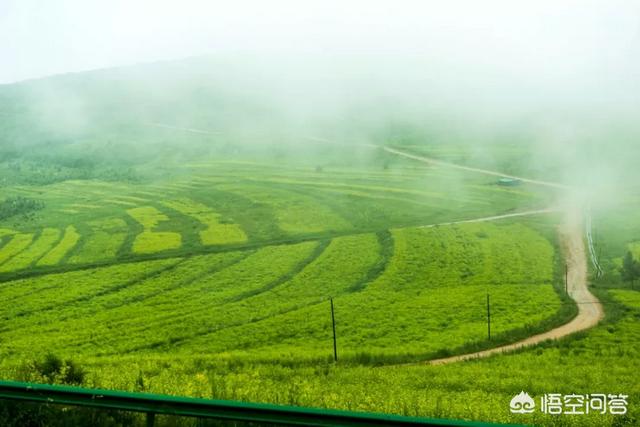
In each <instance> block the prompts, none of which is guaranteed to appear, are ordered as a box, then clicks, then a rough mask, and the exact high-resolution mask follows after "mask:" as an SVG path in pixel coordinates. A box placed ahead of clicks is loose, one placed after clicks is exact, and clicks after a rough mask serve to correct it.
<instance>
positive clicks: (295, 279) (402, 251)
mask: <svg viewBox="0 0 640 427" xmlns="http://www.w3.org/2000/svg"><path fill="white" fill-rule="evenodd" d="M142 170H143V172H144V169H142ZM146 173H147V175H145V178H144V179H141V180H140V181H138V182H127V181H116V182H110V181H103V180H99V179H91V180H74V179H72V180H62V181H56V182H54V183H49V184H37V185H29V186H24V185H14V186H9V187H6V191H5V193H3V194H4V196H3V197H6V198H7V199H8V198H11V197H25V198H37V199H38V200H41V201H42V204H43V205H42V207H41V208H40V209H39V210H36V211H35V212H34V213H33V214H32V215H31V216H30V217H29V218H23V217H19V216H14V217H10V218H8V219H6V220H3V221H1V222H0V300H2V301H3V302H4V304H3V305H2V306H1V307H0V316H1V317H2V319H3V322H2V326H1V327H0V342H1V343H2V344H1V345H0V354H1V356H2V359H1V361H0V375H2V377H4V378H10V379H18V380H29V381H49V380H50V379H48V378H45V377H43V376H42V373H41V372H38V370H37V369H36V368H35V367H37V366H38V365H37V363H38V360H41V359H42V357H43V355H47V354H54V355H56V357H60V358H62V359H64V360H73V361H74V363H77V364H78V365H79V366H82V367H83V369H85V374H84V375H85V376H84V378H83V384H84V385H87V386H91V387H94V386H95V387H106V388H118V389H125V390H136V391H152V392H161V393H170V394H180V395H191V396H201V397H215V398H224V399H242V400H250V401H261V402H274V403H284V404H295V405H308V406H321V407H332V408H344V409H352V410H367V411H386V412H394V413H401V414H406V415H426V416H442V417H456V418H458V417H463V418H469V419H493V420H499V421H512V422H521V421H523V420H522V419H519V418H514V417H513V416H512V415H508V414H506V413H504V410H505V408H506V409H508V401H509V397H508V396H510V395H511V394H513V393H517V392H519V391H520V390H519V389H518V388H522V387H524V386H527V387H529V388H528V389H529V390H531V391H532V392H533V393H538V394H539V393H543V392H554V391H556V390H555V389H553V390H551V389H548V388H545V387H546V386H548V385H549V384H555V383H553V382H551V380H550V375H552V374H551V373H550V372H545V373H544V374H543V375H541V376H540V377H539V378H537V379H536V378H534V376H533V373H530V372H529V371H527V370H532V369H533V368H532V367H531V366H530V365H540V366H547V370H549V371H551V365H553V364H557V365H554V366H564V365H567V363H568V361H569V360H573V359H571V358H572V357H573V356H577V355H584V356H585V357H588V358H589V359H588V360H585V361H582V360H581V361H580V363H578V364H575V363H573V361H572V362H571V363H572V365H571V366H570V367H566V369H563V370H562V372H561V373H559V374H558V375H563V376H566V377H567V378H568V379H567V380H566V381H565V382H564V384H565V385H564V386H563V388H562V391H567V392H568V391H569V390H570V389H571V387H580V386H581V385H583V384H581V383H579V382H578V381H577V380H575V379H569V378H570V375H571V373H572V372H575V371H576V370H577V369H581V368H584V367H585V366H587V365H588V364H589V363H593V358H596V355H598V357H599V356H600V355H602V356H603V358H604V359H603V361H598V362H597V363H605V362H604V361H606V360H608V359H607V358H609V363H610V362H611V360H610V359H612V358H614V357H615V354H614V353H612V350H611V349H610V348H609V347H610V344H609V341H607V340H611V339H614V336H613V335H612V333H610V332H609V330H610V329H611V328H613V329H614V330H615V331H619V333H618V334H617V335H615V339H619V340H624V342H631V340H632V337H634V336H635V335H634V334H637V331H636V330H635V326H634V323H633V319H634V316H635V314H634V313H635V312H636V311H637V309H638V304H637V301H636V299H634V298H635V297H634V295H635V294H632V293H630V292H627V291H621V290H612V289H610V287H607V289H602V290H601V292H602V293H603V295H605V297H606V298H609V300H607V301H609V302H608V304H609V305H608V306H607V307H608V309H609V308H610V309H611V310H613V312H617V313H618V314H619V315H618V317H617V318H614V319H612V320H611V321H610V322H611V323H610V325H609V326H604V325H603V326H600V327H598V328H597V329H594V330H592V331H590V332H588V333H585V334H583V335H582V336H580V337H578V338H576V339H572V340H568V341H562V342H560V343H557V344H545V345H543V346H541V347H540V346H539V347H536V348H533V349H530V350H524V351H521V352H520V353H519V354H517V355H510V356H497V357H494V358H490V359H488V360H484V361H477V362H465V363H464V364H462V365H459V366H460V367H458V368H454V367H449V366H441V367H435V366H425V365H424V364H425V363H426V361H428V360H430V359H436V358H441V357H446V356H449V355H456V354H464V353H469V352H473V351H477V350H482V349H487V348H491V347H495V346H497V345H500V344H505V343H511V342H514V341H517V340H520V339H524V338H526V337H529V336H531V335H534V334H536V333H539V332H543V331H547V330H549V329H551V328H553V327H555V326H558V325H561V324H563V323H566V322H567V321H569V320H570V319H571V318H572V317H573V316H574V315H575V311H576V306H575V305H574V304H573V303H572V301H571V300H570V299H569V298H568V297H567V296H566V295H565V293H564V290H563V274H564V267H563V252H562V250H561V242H560V240H559V237H558V232H557V227H558V224H559V223H560V222H561V220H562V218H561V215H560V213H558V212H556V211H555V210H553V209H551V210H549V211H544V212H538V211H539V210H542V209H546V208H549V207H551V208H553V207H554V205H553V201H554V194H553V192H552V191H551V190H547V189H545V188H542V187H539V186H535V185H533V184H526V183H522V184H521V185H518V186H515V187H505V186H500V185H498V184H497V182H496V181H497V180H496V178H495V177H491V176H483V175H479V174H475V173H471V172H466V171H462V170H453V169H450V168H447V167H445V166H434V165H419V164H415V163H413V162H411V161H408V160H403V159H398V158H392V159H390V163H389V165H388V166H385V167H380V166H378V165H371V164H364V165H363V164H357V165H343V164H340V163H336V164H335V165H331V164H330V165H324V166H323V167H322V168H319V167H317V165H316V164H315V163H309V162H284V163H282V164H274V163H268V162H264V161H254V160H243V159H231V160H219V159H215V160H213V159H210V160H206V159H200V160H198V161H197V162H187V163H184V164H182V165H181V167H180V168H175V169H171V177H170V179H167V178H165V177H162V176H160V177H158V176H154V175H153V174H152V173H151V172H149V171H147V172H146ZM454 190H455V191H454ZM529 211H532V212H533V213H527V212H529ZM519 213H524V215H523V216H515V217H513V216H509V215H511V214H519ZM497 215H507V216H506V217H505V218H502V219H500V218H493V217H494V216H497ZM627 240H628V239H627ZM637 240H638V241H640V237H639V238H638V239H637ZM633 241H634V240H633V239H631V240H630V241H625V242H624V243H623V245H631V246H630V247H633ZM609 244H611V245H613V244H614V243H613V242H609ZM614 255H615V256H617V257H619V256H621V255H619V254H614ZM612 263H613V261H612ZM612 263H611V265H613V264H612ZM610 272H614V269H613V267H611V268H610ZM611 274H613V273H611ZM330 299H331V300H332V301H333V304H334V307H335V321H336V330H337V348H338V355H339V361H338V363H334V362H333V358H334V354H333V341H332V318H331V310H330V302H329V301H330ZM489 301H490V312H491V314H490V317H491V324H490V334H491V336H490V337H489V335H488V326H489V325H488V319H487V311H488V306H487V305H488V302H489ZM603 331H604V332H603ZM636 350H638V349H635V348H631V349H628V350H625V352H628V353H625V355H628V356H630V357H631V356H633V355H635V353H634V352H636V353H637V351H636ZM558 359H560V361H561V362H562V363H561V364H560V362H558ZM585 369H586V368H585ZM627 370H628V367H627V365H625V366H624V367H621V368H620V369H619V372H618V371H617V372H616V373H615V375H614V376H613V377H612V378H624V375H625V374H628V372H627ZM516 371H521V372H529V373H526V374H524V375H525V377H526V378H527V379H526V380H525V382H524V383H523V382H518V381H517V380H516V377H515V375H516V374H515V373H514V372H516ZM492 375H495V376H497V377H499V378H501V379H500V380H499V381H494V382H491V380H490V376H492ZM469 378H474V380H473V384H475V385H474V386H473V387H472V386H471V385H469ZM356 379H358V380H356ZM53 381H56V379H53ZM490 384H493V385H494V386H495V387H494V388H493V389H490ZM598 384H599V385H601V386H602V387H604V388H606V390H607V391H609V390H611V392H613V391H617V390H618V389H617V388H615V387H613V385H614V382H613V379H602V381H601V382H599V383H598ZM620 384H622V385H621V387H622V386H624V387H623V388H624V390H623V391H625V392H627V391H628V392H629V393H636V392H637V388H636V386H634V385H631V384H629V383H628V381H627V380H624V381H622V382H621V383H620ZM365 389H366V391H367V396H368V397H367V399H364V400H363V399H355V398H354V396H356V395H362V394H363V393H364V390H365ZM516 389H518V390H516ZM571 390H573V389H571ZM478 396H483V397H486V401H483V403H482V404H480V405H479V406H478V407H474V408H469V407H468V406H465V405H464V399H472V398H473V399H475V398H476V397H478ZM444 400H447V401H449V402H450V403H451V404H446V405H445V404H444V403H443V401H444ZM505 402H506V403H505ZM501 405H502V406H501ZM498 408H499V409H498ZM495 411H498V412H495ZM499 411H502V412H499ZM541 420H544V419H541ZM594 420H595V421H594V423H595V424H594V425H597V422H600V421H603V420H604V421H606V422H612V420H611V419H609V418H597V419H596V418H594ZM535 421H539V420H538V419H535Z"/></svg>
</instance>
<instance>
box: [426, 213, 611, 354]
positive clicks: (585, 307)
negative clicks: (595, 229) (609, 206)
mask: <svg viewBox="0 0 640 427" xmlns="http://www.w3.org/2000/svg"><path fill="white" fill-rule="evenodd" d="M581 223H582V221H581V213H580V211H579V210H573V211H570V212H568V213H567V217H566V219H565V221H564V223H563V224H562V225H561V227H560V235H561V239H562V244H563V251H564V253H565V258H566V262H567V265H568V267H569V275H568V288H569V295H570V296H571V298H572V299H573V300H574V301H575V302H576V303H577V304H578V315H577V316H576V317H575V318H573V320H571V321H570V322H569V323H565V324H564V325H562V326H559V327H557V328H555V329H552V330H550V331H547V332H544V333H541V334H538V335H533V336H530V337H529V338H526V339H524V340H522V341H518V342H516V343H513V344H507V345H503V346H500V347H495V348H492V349H489V350H484V351H479V352H476V353H469V354H463V355H460V356H452V357H447V358H444V359H436V360H431V361H428V362H426V363H428V364H431V365H444V364H447V363H453V362H461V361H464V360H470V359H478V358H482V357H487V356H491V355H493V354H499V353H505V352H509V351H513V350H517V349H519V348H523V347H527V346H531V345H534V344H538V343H541V342H543V341H546V340H553V339H559V338H562V337H565V336H567V335H571V334H573V333H576V332H579V331H582V330H585V329H589V328H591V327H593V326H595V325H597V324H598V322H599V321H600V320H601V319H602V317H603V316H604V311H603V309H602V305H601V304H600V302H599V301H598V299H597V298H596V297H595V296H593V294H592V293H591V292H589V289H588V287H587V257H586V251H585V247H584V240H583V238H582V227H581Z"/></svg>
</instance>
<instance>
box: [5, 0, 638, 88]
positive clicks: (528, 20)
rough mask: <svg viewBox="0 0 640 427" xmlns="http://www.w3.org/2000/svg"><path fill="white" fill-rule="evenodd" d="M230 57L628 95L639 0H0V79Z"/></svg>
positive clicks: (635, 72) (634, 78) (634, 73)
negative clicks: (315, 61)
mask: <svg viewBox="0 0 640 427" xmlns="http://www.w3.org/2000/svg"><path fill="white" fill-rule="evenodd" d="M237 51H249V52H253V51H262V52H265V51H266V52H268V51H280V52H290V53H296V52H329V53H332V52H343V53H344V52H346V53H353V52H367V53H370V54H374V55H380V57H381V58H384V55H387V54H389V53H395V54H398V53H401V54H411V55H422V56H424V57H425V58H428V59H429V60H433V61H434V62H437V63H439V64H449V66H451V67H452V68H466V67H471V69H477V70H479V72H486V71H487V70H494V71H495V70H498V71H500V70H502V71H504V70H512V71H513V70H515V72H517V73H520V74H527V73H529V74H531V75H541V76H543V77H544V78H547V79H556V80H557V79H560V80H564V81H567V82H570V81H572V80H574V79H576V78H578V79H589V80H590V81H591V84H595V83H594V82H595V81H597V80H602V81H603V82H608V83H607V84H609V83H612V82H613V83H614V84H616V82H619V81H623V82H625V84H624V86H625V88H627V89H628V87H629V84H631V83H634V84H635V83H637V82H638V74H639V72H640V66H639V65H638V64H639V63H640V59H639V58H640V0H531V1H517V0H504V1H497V0H489V1H477V0H470V1H461V0H453V1H452V0H447V1H444V0H442V1H427V0H423V1H406V0H405V1H403V0H392V1H375V0H367V1H359V0H322V1H301V0H293V1H288V0H279V1H269V0H261V1H249V0H234V1H229V0H224V1H211V0H209V1H204V0H202V1H199V0H179V1H162V0H138V1H135V0H110V1H106V0H105V1H91V0H46V1H41V0H0V83H8V82H14V81H19V80H23V79H29V78H34V77H40V76H45V75H50V74H57V73H64V72H70V71H81V70H89V69H96V68H104V67H111V66H118V65H126V64H133V63H140V62H148V61H154V60H159V59H172V58H180V57H186V56H193V55H201V54H215V53H219V52H237ZM637 87H638V86H636V88H637Z"/></svg>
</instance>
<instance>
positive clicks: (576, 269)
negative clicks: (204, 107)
mask: <svg viewBox="0 0 640 427" xmlns="http://www.w3.org/2000/svg"><path fill="white" fill-rule="evenodd" d="M149 125H151V126H156V127H163V128H167V129H174V130H182V131H186V132H192V133H203V134H216V132H212V131H205V130H201V129H192V128H182V127H177V126H169V125H164V124H161V123H150V124H149ZM305 139H308V140H311V141H314V142H318V143H323V144H327V143H330V144H331V143H333V144H335V142H334V141H331V140H327V139H324V138H319V137H316V136H306V137H305ZM357 145H363V146H367V147H371V148H381V149H382V150H384V151H386V152H387V153H390V154H394V155H397V156H401V157H406V158H409V159H413V160H417V161H420V162H423V163H428V164H433V165H437V166H442V167H448V168H453V169H459V170H465V171H468V172H475V173H480V174H484V175H491V176H496V177H501V178H512V179H517V180H519V181H522V182H526V183H529V184H536V185H542V186H547V187H551V188H555V189H560V190H563V191H566V194H565V197H564V199H565V200H569V199H570V198H571V197H570V196H571V193H570V191H571V187H569V186H567V185H564V184H559V183H556V182H550V181H543V180H536V179H530V178H523V177H520V176H515V175H508V174H504V173H501V172H498V171H492V170H487V169H480V168H474V167H469V166H462V165H457V164H455V163H450V162H446V161H442V160H438V159H434V158H430V157H425V156H419V155H415V154H411V153H407V152H404V151H401V150H397V149H395V148H391V147H386V146H379V145H374V144H357ZM563 210H564V211H565V213H566V215H565V219H564V221H563V223H562V224H561V225H560V226H559V230H558V231H559V234H560V240H561V244H562V247H563V248H562V249H563V252H564V255H565V260H566V263H567V266H568V277H567V283H568V291H569V295H570V297H571V298H572V299H573V300H574V301H575V302H576V304H577V305H578V315H577V316H576V317H575V318H573V319H572V320H571V321H570V322H568V323H565V324H564V325H562V326H559V327H557V328H554V329H552V330H550V331H547V332H544V333H541V334H538V335H533V336H530V337H528V338H525V339H524V340H521V341H518V342H515V343H512V344H507V345H503V346H499V347H494V348H491V349H488V350H483V351H479V352H475V353H468V354H462V355H458V356H452V357H447V358H443V359H435V360H430V361H426V362H421V363H428V364H431V365H443V364H448V363H454V362H461V361H464V360H471V359H479V358H483V357H488V356H491V355H494V354H500V353H507V352H510V351H514V350H517V349H520V348H523V347H528V346H531V345H535V344H538V343H541V342H543V341H547V340H554V339H560V338H563V337H566V336H568V335H571V334H574V333H576V332H579V331H583V330H585V329H589V328H591V327H593V326H595V325H597V324H598V322H600V320H601V319H602V318H603V317H604V310H603V308H602V304H600V301H598V299H597V298H596V297H595V296H594V295H593V294H592V293H591V292H589V289H588V284H587V255H586V251H585V245H584V239H583V234H582V230H583V227H582V218H583V215H582V212H581V207H580V205H579V204H576V203H571V202H567V203H566V207H565V208H564V209H563ZM554 211H556V209H542V210H537V211H527V212H518V213H511V214H504V215H496V216H491V217H486V218H477V219H471V220H462V221H455V222H450V223H443V224H438V225H452V224H462V223H468V222H484V221H495V220H499V219H503V218H511V217H518V216H525V215H535V214H542V213H549V212H554ZM588 221H590V218H589V217H588V218H587V225H589V224H588ZM435 226H436V225H435V224H434V225H426V226H424V227H425V228H426V227H435ZM588 229H589V230H590V227H588ZM589 233H590V232H589V231H588V232H587V234H589ZM591 255H592V256H593V255H594V254H593V253H592V254H591ZM594 263H596V265H597V260H596V259H595V258H594Z"/></svg>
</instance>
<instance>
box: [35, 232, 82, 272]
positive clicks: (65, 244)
mask: <svg viewBox="0 0 640 427" xmlns="http://www.w3.org/2000/svg"><path fill="white" fill-rule="evenodd" d="M78 240H80V235H79V234H78V232H77V231H76V228H75V227H74V226H73V225H69V226H68V227H67V228H66V229H65V231H64V235H63V236H62V239H61V240H60V241H59V242H58V244H57V245H56V246H55V247H54V248H53V249H51V250H50V251H49V252H47V253H46V254H45V255H44V256H43V257H42V258H40V260H38V263H37V265H40V266H49V265H57V264H58V263H60V261H62V259H63V258H64V257H65V256H66V255H67V254H68V253H69V252H70V251H71V250H73V248H74V247H75V246H76V244H77V243H78Z"/></svg>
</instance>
